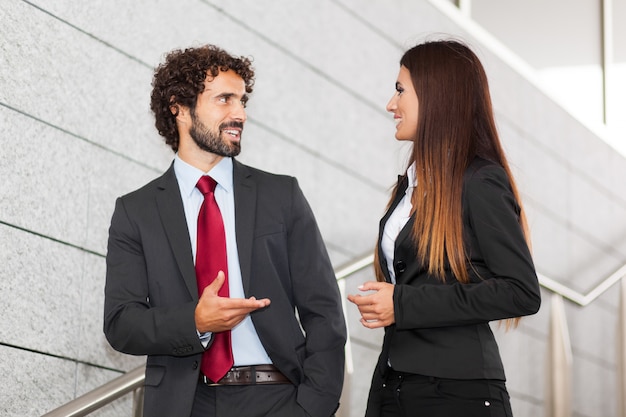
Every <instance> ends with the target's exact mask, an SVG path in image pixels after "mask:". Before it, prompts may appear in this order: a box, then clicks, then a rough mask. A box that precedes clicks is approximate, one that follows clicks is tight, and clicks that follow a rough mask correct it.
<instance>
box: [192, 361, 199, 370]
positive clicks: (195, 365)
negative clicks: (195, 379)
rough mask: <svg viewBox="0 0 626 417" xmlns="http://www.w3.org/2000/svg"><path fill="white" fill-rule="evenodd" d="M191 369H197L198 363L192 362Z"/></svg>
mask: <svg viewBox="0 0 626 417" xmlns="http://www.w3.org/2000/svg"><path fill="white" fill-rule="evenodd" d="M191 368H192V369H198V361H193V365H192V366H191Z"/></svg>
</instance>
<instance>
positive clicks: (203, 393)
mask: <svg viewBox="0 0 626 417" xmlns="http://www.w3.org/2000/svg"><path fill="white" fill-rule="evenodd" d="M231 416H237V417H266V416H272V417H306V416H307V414H306V413H305V411H304V409H303V408H302V407H300V405H298V403H297V402H296V387H295V386H294V385H291V384H261V385H222V386H217V387H210V386H208V385H206V384H202V383H199V384H198V387H197V388H196V396H195V399H194V403H193V409H192V411H191V417H231Z"/></svg>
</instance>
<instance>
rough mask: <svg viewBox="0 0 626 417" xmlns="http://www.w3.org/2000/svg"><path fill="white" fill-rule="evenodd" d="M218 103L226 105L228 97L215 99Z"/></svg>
mask: <svg viewBox="0 0 626 417" xmlns="http://www.w3.org/2000/svg"><path fill="white" fill-rule="evenodd" d="M217 101H219V102H220V103H228V97H220V98H218V99H217Z"/></svg>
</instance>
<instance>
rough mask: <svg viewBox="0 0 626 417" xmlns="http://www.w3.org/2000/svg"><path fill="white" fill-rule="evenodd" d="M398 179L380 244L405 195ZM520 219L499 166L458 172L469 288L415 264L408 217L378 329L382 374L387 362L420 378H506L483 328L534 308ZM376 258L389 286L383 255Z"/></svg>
mask: <svg viewBox="0 0 626 417" xmlns="http://www.w3.org/2000/svg"><path fill="white" fill-rule="evenodd" d="M401 181H402V182H401V184H400V187H399V189H398V192H397V194H396V196H395V198H394V201H393V202H392V204H391V206H390V208H389V210H388V212H387V213H386V214H385V216H384V217H383V219H382V220H381V222H380V235H379V243H380V238H381V237H382V231H383V228H384V226H385V223H386V221H387V219H388V218H389V216H390V215H391V213H392V212H393V210H394V209H395V207H396V206H397V205H398V203H399V202H400V200H401V198H402V196H403V195H404V191H405V190H406V187H407V179H406V177H403V178H401ZM519 214H520V208H519V206H518V204H517V202H516V201H515V199H514V197H513V193H512V191H511V187H510V185H509V182H508V179H507V176H506V174H505V172H504V169H502V167H500V166H499V165H497V164H495V163H492V162H489V161H487V160H484V159H481V158H476V159H475V160H474V161H473V162H472V163H471V165H470V167H469V168H468V169H467V171H466V173H465V175H464V185H463V196H462V216H463V240H464V245H465V250H466V252H467V254H468V256H469V260H468V262H467V270H468V272H469V277H470V283H468V284H461V283H459V282H458V281H457V280H456V279H455V277H454V276H453V275H452V271H451V270H450V269H449V267H448V268H446V282H445V283H444V282H442V281H441V280H440V279H437V278H436V277H434V276H432V275H430V274H429V273H428V271H427V270H426V269H425V266H424V265H423V264H421V263H420V262H419V261H418V260H417V259H416V255H415V254H416V247H415V245H414V243H413V239H412V237H411V229H412V227H413V223H414V220H415V219H414V217H412V218H411V219H410V220H409V222H408V223H407V225H406V226H405V227H404V229H403V230H402V231H401V232H400V234H399V236H398V238H397V240H396V244H395V253H394V265H393V269H394V271H395V275H396V284H397V285H396V286H395V288H394V294H393V302H394V313H395V324H393V325H391V326H388V327H387V328H386V329H385V337H384V342H383V352H382V354H381V356H380V358H379V364H378V369H379V370H380V371H381V372H384V370H385V369H386V367H387V360H389V361H390V363H391V365H392V367H393V368H394V369H395V370H398V371H405V372H411V373H416V374H421V375H428V376H435V377H441V378H458V379H480V378H492V379H500V380H504V379H505V376H504V370H503V367H502V361H501V359H500V354H499V351H498V346H497V344H496V341H495V338H494V336H493V333H492V332H491V329H490V327H489V324H488V323H489V321H491V320H499V319H504V318H511V317H519V316H524V315H528V314H534V313H536V312H537V311H538V309H539V305H540V291H539V283H538V281H537V276H536V273H535V268H534V266H533V261H532V258H531V254H530V251H529V249H528V246H527V244H526V240H525V239H524V234H523V232H522V229H521V227H520V225H519V222H518V219H519ZM379 247H380V245H379ZM379 258H380V259H381V268H382V270H383V272H384V273H385V274H386V278H387V281H390V278H389V275H388V270H387V263H386V261H385V257H384V255H383V254H382V251H380V252H379Z"/></svg>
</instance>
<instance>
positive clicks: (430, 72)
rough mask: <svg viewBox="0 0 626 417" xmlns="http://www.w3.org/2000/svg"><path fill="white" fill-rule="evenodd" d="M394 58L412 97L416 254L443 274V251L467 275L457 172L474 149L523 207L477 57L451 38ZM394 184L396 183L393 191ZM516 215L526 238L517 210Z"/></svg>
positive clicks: (474, 154)
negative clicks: (415, 111)
mask: <svg viewBox="0 0 626 417" xmlns="http://www.w3.org/2000/svg"><path fill="white" fill-rule="evenodd" d="M400 65H402V66H404V67H406V68H407V69H408V70H409V72H410V74H411V80H412V83H413V87H414V88H415V92H416V94H417V97H418V100H419V115H418V128H417V129H418V131H417V136H416V138H415V139H414V141H413V149H412V153H411V158H410V160H409V165H410V164H412V163H413V162H415V163H416V168H417V169H416V173H417V175H416V176H417V186H416V188H415V190H414V191H413V197H412V204H413V212H414V214H415V223H414V226H413V238H414V241H415V245H416V248H417V257H418V259H419V261H420V262H422V263H423V264H424V265H427V266H428V272H429V273H430V274H432V275H434V276H436V277H438V278H439V279H441V280H442V281H444V280H445V266H446V259H447V260H448V262H449V264H450V268H451V269H452V273H453V274H454V276H455V277H456V279H457V280H458V281H459V282H461V283H467V282H469V276H468V270H467V264H466V259H467V254H466V253H465V248H464V245H463V222H462V213H461V211H462V207H461V205H462V201H461V199H462V193H463V174H464V173H465V170H466V169H467V167H468V166H469V164H470V163H471V162H472V160H473V159H474V158H475V157H477V156H479V157H482V158H484V159H487V160H490V161H493V162H495V163H497V164H498V165H500V166H502V168H504V170H505V172H506V174H507V176H508V179H509V182H510V184H511V188H512V190H513V195H514V196H515V199H516V200H517V202H518V204H519V205H520V208H521V207H522V206H521V200H520V198H519V193H518V191H517V187H516V185H515V181H514V180H513V176H512V174H511V170H510V168H509V165H508V163H507V160H506V157H505V155H504V151H503V149H502V146H501V144H500V139H499V137H498V132H497V129H496V125H495V121H494V117H493V108H492V104H491V97H490V94H489V85H488V82H487V76H486V74H485V70H484V69H483V66H482V64H481V63H480V61H479V59H478V57H477V56H476V55H475V54H474V53H473V52H472V51H471V50H470V49H469V48H468V47H467V46H465V45H464V44H462V43H460V42H457V41H453V40H446V41H432V42H426V43H422V44H420V45H417V46H415V47H413V48H411V49H409V50H408V51H407V52H406V53H405V54H404V56H403V57H402V59H401V60H400ZM396 192H397V186H396V189H394V191H393V193H392V199H393V195H395V193H396ZM519 222H520V225H521V226H522V229H523V230H524V233H525V234H526V240H527V241H528V242H529V237H528V228H527V224H526V218H525V215H524V211H523V210H522V211H521V214H520V218H519ZM376 256H378V250H376ZM376 269H377V270H376V276H377V279H378V280H384V277H383V274H382V270H380V263H379V262H376ZM518 320H519V319H513V323H510V322H508V323H507V327H509V325H511V324H513V325H516V324H517V321H518Z"/></svg>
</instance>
